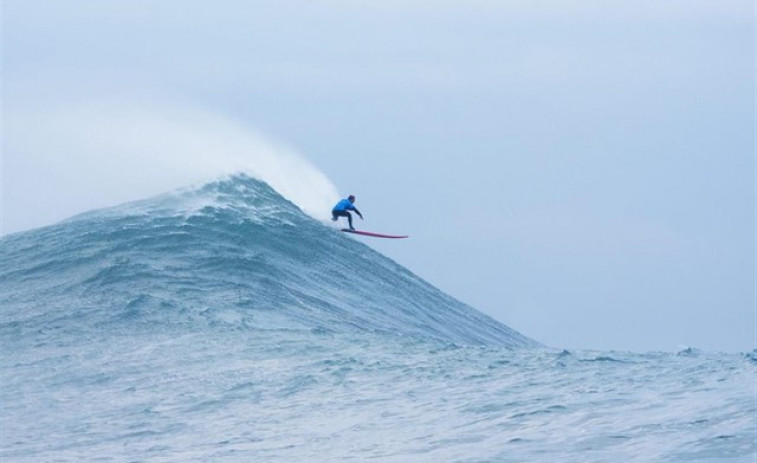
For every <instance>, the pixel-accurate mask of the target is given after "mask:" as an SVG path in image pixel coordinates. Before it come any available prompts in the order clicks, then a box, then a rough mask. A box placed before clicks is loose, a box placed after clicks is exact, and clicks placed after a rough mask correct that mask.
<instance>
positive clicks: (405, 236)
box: [342, 228, 409, 239]
mask: <svg viewBox="0 0 757 463" xmlns="http://www.w3.org/2000/svg"><path fill="white" fill-rule="evenodd" d="M342 231H343V232H347V233H354V234H356V235H364V236H373V237H374V238H393V239H399V238H409V236H408V235H385V234H383V233H373V232H368V231H363V230H350V229H349V228H342Z"/></svg>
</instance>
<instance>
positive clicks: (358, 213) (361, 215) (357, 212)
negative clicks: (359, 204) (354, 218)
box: [355, 208, 363, 219]
mask: <svg viewBox="0 0 757 463" xmlns="http://www.w3.org/2000/svg"><path fill="white" fill-rule="evenodd" d="M355 214H357V215H359V216H360V218H361V219H362V218H363V214H361V213H360V211H358V210H357V208H355Z"/></svg>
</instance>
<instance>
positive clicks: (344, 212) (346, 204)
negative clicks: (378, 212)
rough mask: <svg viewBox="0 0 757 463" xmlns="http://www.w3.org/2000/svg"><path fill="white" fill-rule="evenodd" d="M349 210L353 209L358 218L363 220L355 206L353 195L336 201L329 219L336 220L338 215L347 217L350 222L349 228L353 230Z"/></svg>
mask: <svg viewBox="0 0 757 463" xmlns="http://www.w3.org/2000/svg"><path fill="white" fill-rule="evenodd" d="M349 211H355V213H356V214H357V215H359V216H360V220H363V214H361V213H360V211H358V210H357V208H356V207H355V196H354V195H350V196H349V197H348V198H347V199H343V200H341V201H339V202H338V203H336V206H334V209H333V210H332V211H331V220H333V221H334V222H336V221H337V219H339V217H347V221H348V222H349V224H350V230H355V227H353V226H352V214H350V213H349Z"/></svg>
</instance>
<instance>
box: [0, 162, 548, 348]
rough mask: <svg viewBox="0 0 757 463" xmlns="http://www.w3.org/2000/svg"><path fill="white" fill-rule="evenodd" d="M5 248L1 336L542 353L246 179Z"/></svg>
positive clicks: (5, 243)
mask: <svg viewBox="0 0 757 463" xmlns="http://www.w3.org/2000/svg"><path fill="white" fill-rule="evenodd" d="M0 244H2V246H1V250H0V253H2V259H0V306H1V307H2V309H0V310H1V311H2V315H3V317H2V319H3V322H2V324H0V334H2V335H9V336H13V335H23V334H24V333H27V334H28V333H30V332H36V333H40V332H45V331H49V330H54V331H56V332H59V331H61V330H62V331H64V332H82V331H85V330H87V329H90V328H92V329H97V330H99V331H102V330H118V331H119V332H123V331H129V330H136V331H141V332H144V331H148V332H149V331H155V330H158V331H162V330H170V329H181V330H197V329H207V328H214V327H221V328H222V329H288V330H289V329H291V330H316V331H319V332H361V331H363V332H373V333H390V334H393V335H400V336H415V337H422V338H432V339H437V340H443V341H448V342H452V343H455V344H464V345H487V344H488V345H504V346H511V347H530V346H537V345H538V343H536V342H535V341H533V340H531V339H529V338H527V337H525V336H523V335H521V334H520V333H517V332H516V331H514V330H512V329H510V328H508V327H507V326H505V325H503V324H501V323H499V322H497V321H495V320H493V319H491V318H490V317H487V316H486V315H484V314H482V313H480V312H478V311H476V310H474V309H472V308H471V307H469V306H467V305H465V304H463V303H461V302H459V301H457V300H455V299H453V298H452V297H450V296H448V295H446V294H444V293H442V292H441V291H439V290H438V289H436V288H434V287H433V286H431V285H430V284H428V283H427V282H425V281H423V280H422V279H421V278H419V277H417V276H416V275H414V274H412V273H411V272H410V271H408V270H407V269H405V268H404V267H402V266H400V265H398V264H397V263H395V262H394V261H392V260H390V259H388V258H386V257H385V256H383V255H381V254H379V253H377V252H376V251H374V250H372V249H371V248H369V247H368V246H366V245H364V244H362V243H360V242H358V241H356V240H354V239H351V238H349V237H347V236H345V235H344V234H342V233H339V232H338V231H336V230H334V229H332V228H330V227H328V226H326V225H324V224H322V223H321V222H319V221H317V220H315V219H313V218H311V217H309V216H308V215H306V214H305V213H303V212H302V211H301V210H300V209H299V208H298V207H297V206H296V205H295V204H293V203H291V202H290V201H288V200H286V199H284V198H283V197H282V196H281V195H279V194H278V193H277V192H276V191H275V190H273V189H272V188H271V187H270V186H268V185H267V184H266V183H264V182H262V181H260V180H256V179H254V178H252V177H249V176H247V175H245V174H236V175H233V176H229V177H227V178H225V179H222V180H219V181H215V182H211V183H208V184H206V185H204V186H201V187H199V188H194V189H186V190H179V191H175V192H171V193H168V194H164V195H160V196H156V197H154V198H150V199H146V200H143V201H137V202H133V203H128V204H124V205H121V206H116V207H113V208H108V209H103V210H97V211H92V212H88V213H85V214H81V215H78V216H75V217H72V218H70V219H68V220H66V221H63V222H61V223H59V224H57V225H53V226H50V227H46V228H42V229H38V230H33V231H29V232H24V233H18V234H14V235H10V236H6V237H4V238H2V240H0Z"/></svg>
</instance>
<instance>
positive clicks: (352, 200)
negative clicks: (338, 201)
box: [347, 195, 355, 203]
mask: <svg viewBox="0 0 757 463" xmlns="http://www.w3.org/2000/svg"><path fill="white" fill-rule="evenodd" d="M347 199H349V200H350V202H351V203H354V202H355V195H349V196H348V197H347Z"/></svg>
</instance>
